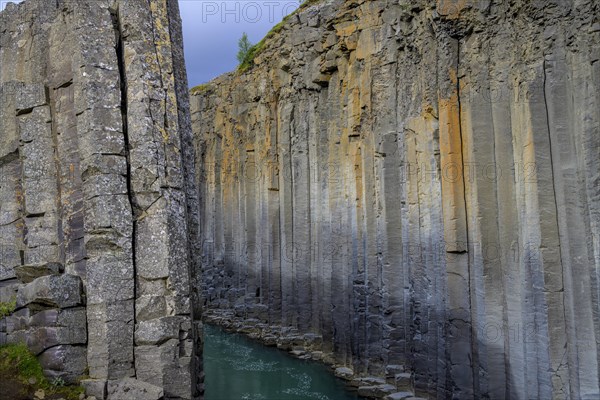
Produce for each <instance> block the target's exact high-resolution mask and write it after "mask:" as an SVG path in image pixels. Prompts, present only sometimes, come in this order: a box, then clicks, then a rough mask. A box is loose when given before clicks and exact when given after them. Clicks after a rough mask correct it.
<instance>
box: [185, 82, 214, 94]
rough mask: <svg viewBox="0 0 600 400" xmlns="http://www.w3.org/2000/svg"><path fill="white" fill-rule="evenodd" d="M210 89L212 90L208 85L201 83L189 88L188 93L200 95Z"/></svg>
mask: <svg viewBox="0 0 600 400" xmlns="http://www.w3.org/2000/svg"><path fill="white" fill-rule="evenodd" d="M211 89H212V85H211V84H210V83H203V84H201V85H198V86H194V87H193V88H191V89H190V93H191V94H201V93H206V92H208V91H209V90H211Z"/></svg>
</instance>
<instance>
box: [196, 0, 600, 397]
mask: <svg viewBox="0 0 600 400" xmlns="http://www.w3.org/2000/svg"><path fill="white" fill-rule="evenodd" d="M309 4H313V5H311V6H308V7H304V8H303V9H302V10H301V11H300V12H298V13H296V14H294V15H293V16H291V17H290V18H289V19H288V20H287V22H286V23H285V24H284V25H283V27H282V28H281V29H279V30H278V31H277V32H275V33H274V34H272V35H270V36H269V37H268V38H267V40H266V43H265V44H264V46H263V47H262V48H261V49H260V50H259V51H258V52H257V53H258V55H257V56H256V58H255V60H254V63H255V65H254V66H253V67H252V68H251V69H250V70H248V71H246V72H244V73H230V74H227V75H224V76H222V77H220V78H217V79H216V80H215V81H213V82H211V83H209V84H208V85H206V86H203V87H202V90H198V91H197V92H196V94H195V95H193V96H192V121H193V128H194V133H195V147H196V161H197V168H198V170H197V177H198V182H199V184H200V194H201V209H200V210H201V224H202V225H201V228H202V229H201V237H202V246H203V247H202V274H203V275H202V277H203V279H202V284H203V294H204V302H205V304H206V305H207V306H208V307H210V308H222V309H228V310H232V311H234V312H235V313H236V314H237V315H238V316H239V317H241V318H245V319H247V320H258V321H260V322H261V323H264V324H267V325H269V326H271V325H274V326H289V327H293V328H296V329H297V330H298V332H299V334H305V333H311V332H312V333H315V334H319V335H320V337H322V341H323V344H322V348H323V351H325V352H331V353H333V354H334V355H335V362H336V364H337V365H338V366H339V367H343V366H346V367H351V370H352V371H353V372H354V373H356V374H359V375H360V374H365V375H366V374H369V375H380V376H384V375H385V370H386V366H392V365H403V366H404V367H405V369H406V371H409V372H410V373H411V375H409V376H408V379H409V380H410V383H411V385H412V388H413V389H414V391H415V392H416V393H417V394H421V395H429V396H432V397H437V398H473V397H481V398H492V399H504V398H506V399H509V398H510V399H530V398H573V399H590V398H597V397H598V396H600V389H599V378H598V377H599V365H598V362H599V355H600V353H599V347H598V344H597V343H598V337H599V335H600V317H599V316H598V307H599V295H598V293H599V290H600V286H599V279H600V275H599V274H598V271H599V270H600V241H599V240H600V239H599V238H600V173H599V171H600V155H599V144H600V143H599V142H600V135H599V130H600V112H599V110H600V98H599V97H600V94H599V93H600V81H599V79H600V70H599V68H600V62H599V59H600V37H599V36H600V25H599V23H600V22H599V21H598V15H599V12H600V10H599V9H598V3H597V2H595V1H592V0H579V1H558V0H556V1H554V0H551V1H529V0H528V1H525V0H508V1H495V0H486V1H475V0H438V1H437V2H435V1H424V0H421V1H412V0H411V1H408V0H406V1H405V0H401V1H385V0H373V1H366V0H352V1H342V0H326V1H320V2H314V1H311V2H309ZM402 379H407V378H406V377H403V378H402ZM398 396H400V394H399V395H398Z"/></svg>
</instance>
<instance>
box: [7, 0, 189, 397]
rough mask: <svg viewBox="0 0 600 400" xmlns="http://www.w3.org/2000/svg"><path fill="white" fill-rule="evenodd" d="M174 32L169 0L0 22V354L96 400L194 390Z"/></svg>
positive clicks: (136, 0)
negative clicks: (21, 357)
mask: <svg viewBox="0 0 600 400" xmlns="http://www.w3.org/2000/svg"><path fill="white" fill-rule="evenodd" d="M180 25H181V21H180V19H179V12H178V5H177V1H174V0H106V1H98V0H93V1H91V0H90V1H84V0H78V1H63V0H56V1H46V0H28V1H26V2H24V3H21V4H19V5H14V4H9V5H8V6H7V8H6V10H4V11H3V12H2V13H0V178H1V181H0V240H1V242H0V255H1V258H0V301H2V302H10V300H11V298H14V297H16V311H15V312H14V313H13V314H12V315H11V316H9V317H7V318H5V319H2V320H1V321H0V343H5V342H7V341H8V342H17V341H25V342H26V343H28V344H29V346H30V348H31V349H32V350H33V351H34V352H35V353H36V354H38V355H39V359H40V360H41V362H42V364H43V366H44V369H45V372H46V373H47V374H48V375H50V376H58V377H61V378H63V379H64V380H65V381H67V382H75V381H76V380H77V379H78V378H81V376H83V375H88V376H89V378H90V379H88V380H86V381H84V382H83V383H84V385H85V386H86V387H87V389H88V394H93V395H96V396H97V397H98V398H105V396H106V394H107V392H108V393H109V394H111V395H112V398H131V397H129V396H130V395H131V393H138V392H139V393H146V394H147V397H146V398H150V397H148V396H151V395H150V394H149V393H152V396H155V397H156V396H158V395H160V396H162V395H163V394H164V396H165V398H169V399H178V398H185V399H188V398H191V397H192V396H197V395H198V394H199V392H200V390H201V375H200V374H198V373H197V371H198V370H199V368H200V361H199V360H200V358H199V357H200V355H201V354H200V351H201V347H200V343H199V339H200V338H201V331H200V328H201V326H200V324H199V323H198V322H197V321H196V320H195V318H197V317H199V309H198V308H197V307H198V306H199V302H198V301H194V299H195V295H194V292H193V291H191V290H190V288H191V287H195V286H196V284H195V273H194V272H195V271H196V268H195V267H194V262H193V260H192V258H191V254H192V251H195V249H194V247H195V246H196V244H195V243H196V241H195V238H196V237H197V231H198V219H197V216H198V204H197V190H196V189H195V188H194V187H195V178H194V166H193V147H192V142H191V126H190V118H189V97H188V95H187V78H186V74H185V70H184V63H183V45H182V37H181V26H180ZM183 159H185V160H187V162H186V163H185V164H184V163H183V162H182V160H183ZM194 337H195V338H197V340H196V343H194V342H193V338H194ZM190 365H191V368H192V371H193V375H192V376H190ZM129 378H135V379H129ZM191 380H193V381H194V383H193V384H192V383H191ZM127 393H129V394H127ZM119 396H121V397H119ZM123 396H124V397H123Z"/></svg>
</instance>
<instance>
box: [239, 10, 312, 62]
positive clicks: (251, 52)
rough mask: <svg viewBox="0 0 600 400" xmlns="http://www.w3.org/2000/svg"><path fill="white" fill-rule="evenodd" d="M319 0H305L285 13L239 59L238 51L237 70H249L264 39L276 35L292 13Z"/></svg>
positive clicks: (261, 48) (263, 44) (260, 50)
mask: <svg viewBox="0 0 600 400" xmlns="http://www.w3.org/2000/svg"><path fill="white" fill-rule="evenodd" d="M321 1H323V0H306V1H305V2H304V3H302V4H301V5H300V7H298V8H297V9H296V10H295V11H294V12H292V13H291V14H289V15H286V16H285V17H284V18H283V20H282V21H281V22H280V23H278V24H277V25H275V26H274V27H273V28H272V29H271V30H270V31H269V32H268V33H267V34H266V35H265V37H264V38H263V39H262V40H261V41H260V42H258V43H257V44H255V45H254V46H252V47H250V48H249V49H248V51H247V52H246V53H245V57H243V58H242V59H241V60H240V58H239V53H238V61H240V65H239V66H238V72H240V73H242V72H245V71H247V70H249V69H250V68H252V67H253V66H254V60H255V59H256V57H258V55H259V54H260V53H262V52H263V50H264V49H265V43H266V41H267V40H268V39H270V38H272V37H273V36H275V35H277V34H278V33H279V32H281V30H282V29H283V27H284V26H285V24H286V22H287V21H288V20H289V19H290V17H291V16H292V15H294V14H296V13H297V12H299V11H301V10H303V9H305V8H307V7H309V6H312V5H314V4H317V3H319V2H321Z"/></svg>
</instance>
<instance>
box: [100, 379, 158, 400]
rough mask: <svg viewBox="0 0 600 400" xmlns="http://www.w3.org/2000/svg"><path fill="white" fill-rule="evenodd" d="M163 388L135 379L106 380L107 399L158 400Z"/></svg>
mask: <svg viewBox="0 0 600 400" xmlns="http://www.w3.org/2000/svg"><path fill="white" fill-rule="evenodd" d="M162 398H163V389H162V388H160V387H158V386H155V385H152V384H150V383H147V382H142V381H140V380H137V379H132V378H125V379H121V380H118V381H109V382H108V398H107V399H108V400H160V399H162Z"/></svg>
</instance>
